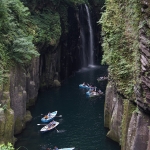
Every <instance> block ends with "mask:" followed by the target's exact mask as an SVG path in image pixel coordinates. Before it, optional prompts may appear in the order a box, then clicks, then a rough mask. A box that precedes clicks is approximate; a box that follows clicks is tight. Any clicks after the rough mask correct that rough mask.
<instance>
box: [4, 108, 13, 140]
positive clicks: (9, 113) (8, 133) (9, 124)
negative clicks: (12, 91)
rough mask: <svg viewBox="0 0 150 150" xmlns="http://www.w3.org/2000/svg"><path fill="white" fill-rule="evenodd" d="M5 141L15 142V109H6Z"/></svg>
mask: <svg viewBox="0 0 150 150" xmlns="http://www.w3.org/2000/svg"><path fill="white" fill-rule="evenodd" d="M5 117H6V122H5V136H4V137H5V143H8V142H11V143H14V111H13V110H12V109H7V110H5Z"/></svg>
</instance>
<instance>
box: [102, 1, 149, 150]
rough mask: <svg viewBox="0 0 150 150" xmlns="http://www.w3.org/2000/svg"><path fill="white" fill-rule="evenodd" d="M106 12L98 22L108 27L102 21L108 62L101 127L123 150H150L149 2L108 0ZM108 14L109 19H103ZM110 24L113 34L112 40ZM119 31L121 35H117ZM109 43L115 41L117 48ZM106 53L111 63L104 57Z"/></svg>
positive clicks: (104, 47)
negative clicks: (103, 119) (104, 128)
mask: <svg viewBox="0 0 150 150" xmlns="http://www.w3.org/2000/svg"><path fill="white" fill-rule="evenodd" d="M111 5H112V7H113V8H112V7H111ZM110 11H111V12H112V14H114V16H112V14H109V12H110ZM105 12H107V14H105V15H103V18H102V20H101V21H102V24H103V23H104V22H105V23H107V25H106V26H107V29H106V26H105V25H104V24H103V31H104V32H103V34H104V36H105V39H104V41H103V42H104V44H105V45H103V50H104V53H105V54H104V55H105V56H104V59H105V61H106V62H108V64H109V69H108V70H109V81H108V85H107V88H106V95H105V96H106V97H105V109H104V113H105V116H104V118H105V121H104V122H105V123H104V126H105V127H107V128H109V131H108V133H107V136H108V137H109V138H111V139H113V140H114V141H116V142H118V143H119V145H120V146H121V149H122V150H149V149H150V131H149V127H150V84H149V83H150V77H149V75H150V71H149V66H150V62H149V57H150V46H149V43H150V24H149V22H150V2H149V1H148V0H142V1H134V0H132V1H130V0H127V1H118V2H116V1H113V0H112V1H109V0H108V1H107V2H106V11H105ZM107 17H108V18H107ZM109 17H110V19H111V21H110V22H109V21H108V20H107V21H106V20H105V19H106V18H107V19H109ZM117 17H118V18H117ZM109 25H111V26H110V27H111V28H112V29H110V30H111V31H112V32H113V34H112V35H113V36H114V37H116V39H114V41H113V39H112V38H113V36H112V37H110V35H111V34H110V32H109V31H110V30H109V31H108V28H109ZM106 30H107V31H108V32H106ZM118 31H122V33H123V34H122V35H121V36H120V33H119V32H118ZM108 33H109V35H108ZM117 36H119V38H120V39H117ZM106 40H107V43H106ZM112 42H116V43H115V44H116V45H117V47H116V46H114V45H112ZM106 45H107V46H106ZM108 47H109V48H108ZM107 48H108V49H109V53H108V51H107V50H108V49H107ZM111 51H112V53H111ZM110 53H111V54H110ZM115 54H116V55H115ZM108 55H111V56H110V57H111V62H110V61H109V60H107V59H106V56H108ZM114 57H115V58H116V59H115V60H113V59H114ZM109 59H110V58H109ZM129 66H130V67H129ZM116 67H117V68H116ZM114 70H115V71H114Z"/></svg>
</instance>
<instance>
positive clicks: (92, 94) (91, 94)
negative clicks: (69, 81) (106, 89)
mask: <svg viewBox="0 0 150 150" xmlns="http://www.w3.org/2000/svg"><path fill="white" fill-rule="evenodd" d="M102 94H103V92H95V91H94V92H91V93H90V94H89V95H88V97H96V96H100V95H102Z"/></svg>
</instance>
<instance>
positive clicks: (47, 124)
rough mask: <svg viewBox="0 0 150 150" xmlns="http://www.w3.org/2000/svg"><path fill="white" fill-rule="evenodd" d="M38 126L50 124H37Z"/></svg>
mask: <svg viewBox="0 0 150 150" xmlns="http://www.w3.org/2000/svg"><path fill="white" fill-rule="evenodd" d="M37 125H38V126H44V125H48V124H37Z"/></svg>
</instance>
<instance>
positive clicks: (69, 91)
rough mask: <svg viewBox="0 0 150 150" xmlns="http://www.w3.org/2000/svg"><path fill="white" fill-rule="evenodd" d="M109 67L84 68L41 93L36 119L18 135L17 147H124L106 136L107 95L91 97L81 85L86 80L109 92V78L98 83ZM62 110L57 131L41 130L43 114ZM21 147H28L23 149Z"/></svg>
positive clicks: (116, 149)
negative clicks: (105, 111) (105, 106)
mask: <svg viewBox="0 0 150 150" xmlns="http://www.w3.org/2000/svg"><path fill="white" fill-rule="evenodd" d="M106 70H107V67H105V66H101V67H100V66H99V67H98V66H97V67H92V68H87V69H83V70H80V71H79V72H77V73H76V74H75V75H74V76H72V77H70V78H69V79H68V80H66V81H64V82H63V83H62V86H61V87H60V88H55V89H49V90H47V91H43V92H41V93H39V96H38V100H37V103H36V106H34V107H32V108H31V110H30V111H31V113H32V116H33V119H32V121H31V122H29V123H28V124H27V128H26V129H25V130H24V131H23V132H22V134H20V135H18V136H17V138H18V142H17V143H16V145H15V146H16V148H18V147H20V146H25V147H26V148H27V149H28V150H45V149H46V148H47V147H51V148H53V147H54V146H55V145H57V146H58V147H59V148H64V147H76V148H80V150H120V147H119V145H118V143H116V142H113V141H112V140H110V139H108V138H107V137H106V133H107V130H106V129H105V128H104V100H105V95H101V96H100V97H94V98H89V97H87V96H86V90H85V89H80V88H79V84H81V83H83V82H86V83H92V84H93V85H95V86H97V87H98V88H100V89H101V90H102V91H103V92H105V89H106V84H107V81H102V82H100V83H98V82H97V80H96V79H97V78H98V77H99V76H104V75H106V73H107V71H106ZM56 110H57V111H58V116H59V115H62V117H56V118H55V120H56V121H58V122H59V123H60V124H59V125H58V126H57V130H56V129H54V130H53V131H50V132H47V133H43V134H41V133H40V129H41V128H42V126H37V124H40V123H41V121H40V120H41V117H42V115H41V114H47V113H48V112H49V111H51V112H52V111H56ZM19 150H24V149H23V148H20V149H19Z"/></svg>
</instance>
